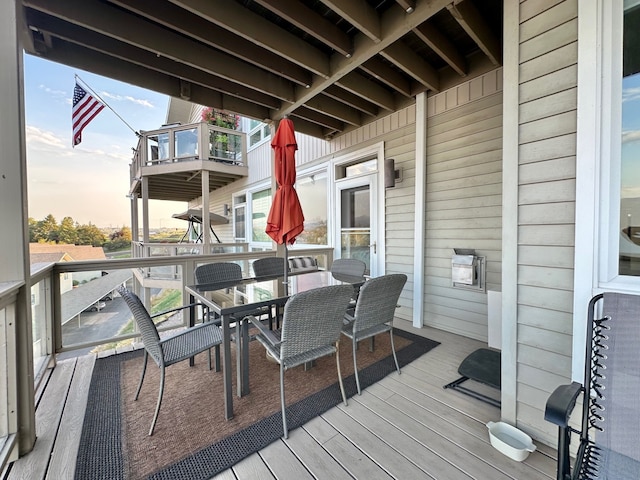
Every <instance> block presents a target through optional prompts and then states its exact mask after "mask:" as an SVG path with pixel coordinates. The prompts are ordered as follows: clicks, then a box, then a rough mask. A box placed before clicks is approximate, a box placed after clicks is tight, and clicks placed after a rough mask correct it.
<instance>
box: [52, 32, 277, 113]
mask: <svg viewBox="0 0 640 480" xmlns="http://www.w3.org/2000/svg"><path fill="white" fill-rule="evenodd" d="M46 58H47V59H48V60H52V61H54V62H58V63H62V64H64V65H69V66H73V67H77V68H82V69H86V70H88V71H90V72H93V73H96V74H98V75H102V76H105V77H108V78H113V79H116V80H120V81H121V82H127V83H130V84H132V85H137V86H139V87H142V88H147V89H149V90H153V91H155V92H159V93H163V94H165V95H170V96H172V97H178V98H179V97H180V81H179V79H177V78H174V77H171V76H170V75H166V74H163V73H159V72H156V71H153V70H149V69H147V68H145V67H142V66H140V65H135V64H132V63H128V62H126V61H124V60H120V59H116V58H114V57H110V56H108V55H105V54H103V53H100V52H97V51H95V50H90V49H88V48H85V47H82V46H78V45H74V44H72V43H66V42H64V41H63V40H58V39H56V41H55V42H54V48H53V49H52V50H51V51H49V52H47V56H46ZM191 101H192V102H193V103H197V104H200V105H208V106H210V107H214V108H218V109H222V110H229V111H231V112H234V113H237V114H239V115H242V116H245V117H248V118H255V119H257V120H264V119H267V118H269V110H268V109H267V108H264V107H260V106H259V105H256V104H254V103H252V102H248V101H245V100H241V99H239V98H236V97H232V96H230V95H225V94H223V93H221V92H217V91H215V90H211V89H208V88H205V87H202V86H200V85H192V86H191Z"/></svg>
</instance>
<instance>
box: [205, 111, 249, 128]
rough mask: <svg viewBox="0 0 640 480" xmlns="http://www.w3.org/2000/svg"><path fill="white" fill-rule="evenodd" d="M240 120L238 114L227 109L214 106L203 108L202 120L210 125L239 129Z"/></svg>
mask: <svg viewBox="0 0 640 480" xmlns="http://www.w3.org/2000/svg"><path fill="white" fill-rule="evenodd" d="M239 120H240V117H239V116H238V115H235V114H233V113H229V112H227V111H225V110H216V109H215V108H212V107H205V108H204V109H203V110H202V121H203V122H207V123H208V124H209V125H215V126H217V127H223V128H229V129H231V130H237V129H238V125H239Z"/></svg>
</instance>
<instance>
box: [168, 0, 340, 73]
mask: <svg viewBox="0 0 640 480" xmlns="http://www.w3.org/2000/svg"><path fill="white" fill-rule="evenodd" d="M170 1H171V2H172V3H174V4H176V5H179V6H180V7H182V8H185V9H187V10H189V11H190V12H192V13H194V14H196V15H198V16H200V17H202V18H204V19H206V20H207V21H209V22H211V23H214V24H216V25H219V26H220V27H222V28H225V29H227V30H229V31H230V32H233V33H235V34H236V35H239V36H241V37H243V38H245V39H247V40H249V41H251V42H253V43H255V44H257V45H260V46H261V47H263V48H266V49H267V50H270V51H272V52H274V53H276V54H278V55H280V56H282V57H284V58H286V59H287V60H289V61H291V62H293V63H295V64H297V65H300V66H302V67H304V68H306V69H308V70H310V71H312V72H313V73H315V74H316V75H320V76H321V77H324V78H327V77H329V59H328V58H327V56H326V55H324V54H323V53H322V52H321V51H320V50H318V49H317V48H315V47H313V46H312V45H310V44H308V43H306V42H302V41H300V39H299V38H298V37H296V36H295V35H293V34H291V33H289V32H287V31H286V30H284V29H282V28H278V27H277V26H275V25H274V24H273V23H271V22H269V21H268V20H266V19H264V18H262V17H260V16H259V15H256V14H255V13H253V12H252V11H251V10H249V9H246V8H244V7H242V6H241V5H240V4H238V3H236V2H229V1H225V0H170Z"/></svg>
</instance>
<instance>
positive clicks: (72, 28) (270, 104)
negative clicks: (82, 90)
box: [27, 9, 281, 109]
mask: <svg viewBox="0 0 640 480" xmlns="http://www.w3.org/2000/svg"><path fill="white" fill-rule="evenodd" d="M27 14H28V15H27V21H28V23H29V25H30V26H33V27H34V28H37V29H38V30H39V31H41V32H43V33H46V34H49V35H52V36H54V37H57V38H61V39H63V40H66V41H69V42H71V43H75V44H76V45H81V46H86V47H87V48H90V49H92V50H96V51H98V52H102V53H105V54H107V55H110V56H112V57H115V58H119V59H121V60H125V61H127V62H130V63H133V64H137V65H140V66H143V67H146V68H149V69H152V70H155V71H158V72H162V73H166V74H168V75H171V76H173V77H176V78H180V79H184V80H187V81H189V82H191V83H196V84H199V85H202V86H203V87H207V88H210V89H213V90H218V91H220V92H223V93H226V94H229V95H233V96H235V97H238V98H243V99H246V100H249V101H251V102H254V103H257V104H258V105H261V106H264V107H267V108H271V109H273V108H278V107H279V106H280V105H281V102H280V101H279V100H278V99H276V98H274V97H271V96H269V95H265V94H264V93H261V92H257V91H255V90H252V89H250V88H247V87H245V86H242V85H240V84H238V83H235V82H230V81H228V80H225V79H223V78H220V77H216V76H214V75H211V74H208V73H206V72H203V71H202V70H198V69H196V68H193V67H189V66H186V65H180V64H179V63H177V62H175V61H173V60H171V59H168V58H166V57H162V56H160V57H159V56H157V55H155V54H153V53H151V52H148V51H146V50H142V49H140V48H137V47H133V46H131V45H129V44H126V43H122V42H119V41H118V40H114V39H112V38H109V37H106V36H104V35H102V34H100V33H97V32H93V31H91V30H87V29H86V28H84V27H79V26H77V25H72V24H70V23H68V22H66V21H64V20H60V19H58V18H55V17H51V16H49V15H47V14H44V13H42V12H37V11H34V10H30V9H29V10H28V12H27Z"/></svg>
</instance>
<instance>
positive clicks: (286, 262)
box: [282, 241, 289, 297]
mask: <svg viewBox="0 0 640 480" xmlns="http://www.w3.org/2000/svg"><path fill="white" fill-rule="evenodd" d="M282 283H283V284H284V294H285V295H286V296H287V297H288V296H289V249H288V248H287V242H286V241H285V242H284V281H283V282H282Z"/></svg>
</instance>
